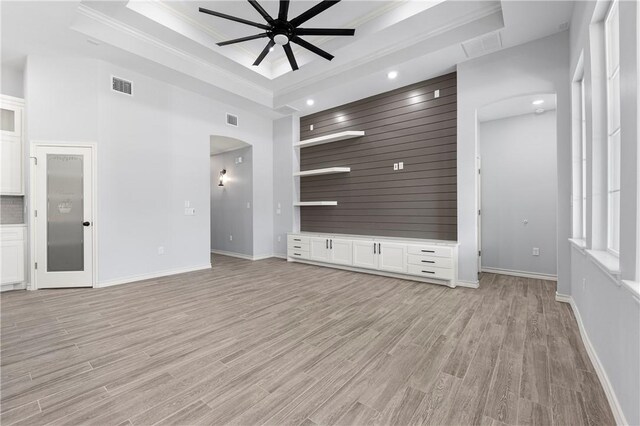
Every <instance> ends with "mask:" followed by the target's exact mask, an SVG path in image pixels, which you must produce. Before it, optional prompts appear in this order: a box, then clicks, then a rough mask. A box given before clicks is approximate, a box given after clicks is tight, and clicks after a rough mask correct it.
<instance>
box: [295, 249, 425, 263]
mask: <svg viewBox="0 0 640 426" xmlns="http://www.w3.org/2000/svg"><path fill="white" fill-rule="evenodd" d="M293 248H302V247H301V246H293ZM423 262H424V261H423Z"/></svg>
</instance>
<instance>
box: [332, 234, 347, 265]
mask: <svg viewBox="0 0 640 426" xmlns="http://www.w3.org/2000/svg"><path fill="white" fill-rule="evenodd" d="M329 249H330V251H331V262H332V263H337V264H340V265H349V266H351V265H352V264H353V246H352V244H351V241H349V240H336V239H334V238H332V239H330V240H329Z"/></svg>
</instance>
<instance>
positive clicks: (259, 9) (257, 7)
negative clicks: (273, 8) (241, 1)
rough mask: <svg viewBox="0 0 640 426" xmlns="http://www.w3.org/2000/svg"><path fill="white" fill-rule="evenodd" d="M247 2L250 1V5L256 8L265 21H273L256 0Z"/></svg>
mask: <svg viewBox="0 0 640 426" xmlns="http://www.w3.org/2000/svg"><path fill="white" fill-rule="evenodd" d="M249 3H251V6H253V8H254V9H255V10H257V11H258V13H259V14H260V15H262V17H263V18H264V20H265V21H267V22H268V23H272V22H273V18H272V17H271V15H269V14H268V13H267V11H266V10H264V9H263V8H262V6H260V4H259V3H258V2H257V1H256V0H249Z"/></svg>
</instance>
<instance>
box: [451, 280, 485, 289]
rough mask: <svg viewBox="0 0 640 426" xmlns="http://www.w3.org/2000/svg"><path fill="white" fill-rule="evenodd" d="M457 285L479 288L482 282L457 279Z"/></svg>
mask: <svg viewBox="0 0 640 426" xmlns="http://www.w3.org/2000/svg"><path fill="white" fill-rule="evenodd" d="M456 287H469V288H478V287H480V283H479V282H478V281H464V280H457V281H456Z"/></svg>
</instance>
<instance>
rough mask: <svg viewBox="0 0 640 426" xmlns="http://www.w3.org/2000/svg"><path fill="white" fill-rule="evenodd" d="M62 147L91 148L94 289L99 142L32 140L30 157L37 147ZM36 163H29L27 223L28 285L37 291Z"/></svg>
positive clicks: (96, 280)
mask: <svg viewBox="0 0 640 426" xmlns="http://www.w3.org/2000/svg"><path fill="white" fill-rule="evenodd" d="M45 146H49V147H62V148H69V147H75V148H91V170H92V172H93V176H92V188H91V191H92V193H93V196H92V198H93V199H92V202H91V204H92V205H91V210H92V216H93V217H92V224H91V227H92V228H93V250H92V251H91V252H92V256H93V274H92V280H93V282H92V287H94V288H95V287H96V286H97V285H98V261H99V260H98V228H99V226H100V220H99V218H98V143H97V142H61V141H40V140H32V141H31V142H30V144H29V156H30V159H31V158H35V157H34V154H35V152H36V147H45ZM35 164H36V163H35V161H34V162H31V161H30V162H29V196H28V197H27V198H28V203H29V218H28V220H27V221H25V222H26V223H27V224H28V228H29V229H28V231H29V260H28V261H29V274H30V283H29V284H28V285H27V289H28V290H37V289H38V281H37V279H36V268H35V262H36V226H35V224H34V223H33V220H32V219H33V217H34V216H35V210H36V209H35V206H36V202H35V196H36V176H35V175H36V169H35V167H37V166H36V165H35Z"/></svg>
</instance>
